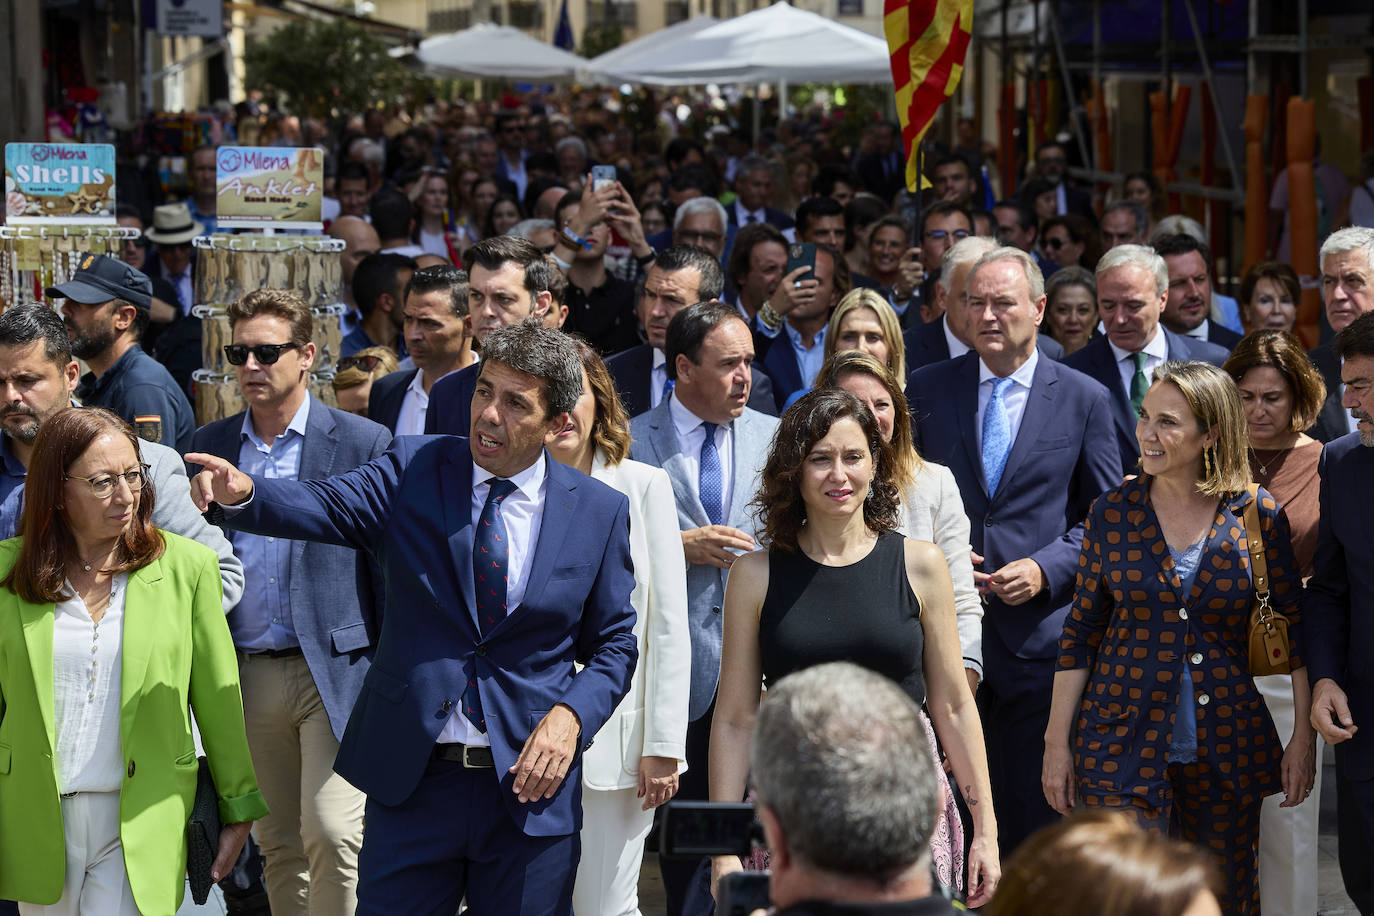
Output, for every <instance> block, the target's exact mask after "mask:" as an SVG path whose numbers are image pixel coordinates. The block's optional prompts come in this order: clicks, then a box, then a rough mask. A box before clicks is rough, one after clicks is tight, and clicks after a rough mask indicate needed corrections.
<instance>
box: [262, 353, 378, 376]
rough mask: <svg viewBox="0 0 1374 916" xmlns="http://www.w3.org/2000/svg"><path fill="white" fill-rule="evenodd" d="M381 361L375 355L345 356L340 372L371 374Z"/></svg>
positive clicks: (340, 365)
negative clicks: (356, 370) (355, 371)
mask: <svg viewBox="0 0 1374 916" xmlns="http://www.w3.org/2000/svg"><path fill="white" fill-rule="evenodd" d="M381 361H382V358H381V357H380V356H373V355H368V356H345V357H344V358H343V359H341V360H339V371H340V372H342V371H344V370H345V369H354V368H357V369H361V370H363V371H364V372H371V371H372V370H373V369H376V368H377V364H378V363H380V362H381ZM259 362H261V360H259Z"/></svg>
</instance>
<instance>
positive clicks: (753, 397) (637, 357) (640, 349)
mask: <svg viewBox="0 0 1374 916" xmlns="http://www.w3.org/2000/svg"><path fill="white" fill-rule="evenodd" d="M606 368H607V369H609V370H610V372H611V377H612V378H613V379H615V387H616V390H617V391H619V392H620V402H621V403H622V404H623V405H625V412H626V413H627V414H629V415H630V416H631V417H632V418H633V417H637V416H639V415H640V414H642V413H645V412H647V411H648V410H649V409H650V408H651V407H652V406H653V402H652V401H651V400H650V391H649V380H650V379H652V378H653V373H654V348H653V347H651V346H650V345H649V344H640V345H639V346H637V347H631V348H630V349H628V350H621V351H620V352H619V353H617V354H615V355H614V356H612V357H610V358H609V359H607V360H606ZM750 375H751V376H752V379H753V381H752V382H751V383H750V385H749V407H750V408H751V409H753V410H757V411H758V412H759V413H766V414H768V415H769V416H770V417H776V416H777V415H778V405H777V402H776V401H775V400H774V399H773V385H772V383H771V382H769V381H768V376H766V375H764V374H763V373H762V372H760V371H759V370H758V369H751V370H750Z"/></svg>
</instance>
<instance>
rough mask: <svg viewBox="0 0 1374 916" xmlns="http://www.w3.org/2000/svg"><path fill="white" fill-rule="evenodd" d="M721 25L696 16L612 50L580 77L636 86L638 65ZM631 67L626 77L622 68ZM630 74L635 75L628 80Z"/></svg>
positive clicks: (593, 61)
mask: <svg viewBox="0 0 1374 916" xmlns="http://www.w3.org/2000/svg"><path fill="white" fill-rule="evenodd" d="M718 22H720V20H719V19H717V18H715V17H714V16H693V17H692V18H691V19H684V20H683V21H682V22H679V23H677V24H675V25H670V26H668V27H667V28H662V29H659V30H658V31H656V32H650V33H649V34H647V35H643V36H641V37H639V38H636V39H635V40H634V41H630V42H626V43H625V44H623V45H621V46H620V47H618V48H612V49H611V50H609V51H607V52H606V53H605V54H601V55H599V56H597V57H593V58H592V59H591V60H589V61H588V62H587V66H586V68H585V72H584V73H582V74H580V77H581V78H583V80H584V81H585V82H589V83H601V84H603V85H607V86H613V85H616V84H618V83H624V82H634V81H635V80H634V78H633V75H632V74H633V72H634V71H633V68H634V67H635V66H637V64H636V63H635V62H636V61H643V60H650V61H652V60H653V59H654V58H655V57H656V56H657V55H658V54H659V53H661V52H662V51H663V50H664V49H666V48H671V47H674V46H675V45H677V44H678V43H679V42H681V41H684V40H686V39H687V38H688V37H689V36H691V35H695V34H696V33H698V32H700V31H702V30H703V29H708V28H710V27H711V26H713V25H715V24H716V23H718ZM627 65H628V66H630V67H631V68H632V69H631V70H629V71H626V73H622V72H621V68H622V67H623V66H627ZM626 74H631V75H628V76H627V75H626Z"/></svg>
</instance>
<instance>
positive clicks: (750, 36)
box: [598, 2, 892, 86]
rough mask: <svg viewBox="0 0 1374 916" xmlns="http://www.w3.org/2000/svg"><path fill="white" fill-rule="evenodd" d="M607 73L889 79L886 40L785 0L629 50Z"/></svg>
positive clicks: (757, 79) (658, 79) (662, 82)
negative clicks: (646, 47)
mask: <svg viewBox="0 0 1374 916" xmlns="http://www.w3.org/2000/svg"><path fill="white" fill-rule="evenodd" d="M598 60H600V58H598ZM613 72H614V73H615V74H616V75H617V77H618V78H619V80H621V81H624V82H630V83H642V84H647V85H655V86H684V85H702V84H705V83H778V82H787V83H878V84H881V83H887V82H891V80H892V70H891V66H890V62H889V55H888V49H887V42H886V41H884V40H883V39H881V38H878V37H876V36H873V35H870V34H868V33H867V32H862V31H860V30H858V29H855V28H851V27H849V26H846V25H841V24H840V23H838V22H834V21H833V20H830V19H826V18H825V17H824V16H818V15H816V14H815V13H810V12H807V11H805V10H799V9H796V8H795V7H793V6H792V5H791V4H789V3H785V2H780V3H775V4H773V5H772V6H770V7H766V8H765V9H761V10H755V11H754V12H752V13H745V14H744V15H743V16H736V17H734V18H733V19H726V20H723V21H721V22H718V23H716V24H715V25H712V26H710V27H708V28H704V29H701V30H700V31H697V32H695V33H693V34H689V35H687V36H686V37H684V38H682V39H681V40H677V41H673V42H671V43H667V44H658V45H655V46H654V47H651V48H650V49H649V50H648V51H646V52H644V53H636V54H634V55H632V56H627V57H626V59H622V60H618V61H616V62H615V66H614V71H613Z"/></svg>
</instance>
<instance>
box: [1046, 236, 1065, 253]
mask: <svg viewBox="0 0 1374 916" xmlns="http://www.w3.org/2000/svg"><path fill="white" fill-rule="evenodd" d="M1045 247H1046V248H1048V249H1050V250H1051V251H1058V250H1059V249H1061V248H1063V247H1064V240H1063V239H1061V238H1058V237H1055V238H1050V237H1049V236H1046V237H1045Z"/></svg>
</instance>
